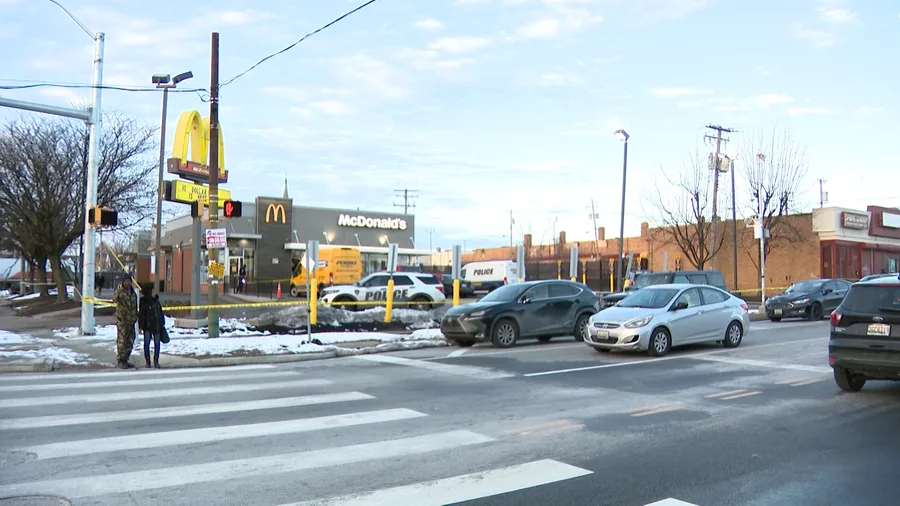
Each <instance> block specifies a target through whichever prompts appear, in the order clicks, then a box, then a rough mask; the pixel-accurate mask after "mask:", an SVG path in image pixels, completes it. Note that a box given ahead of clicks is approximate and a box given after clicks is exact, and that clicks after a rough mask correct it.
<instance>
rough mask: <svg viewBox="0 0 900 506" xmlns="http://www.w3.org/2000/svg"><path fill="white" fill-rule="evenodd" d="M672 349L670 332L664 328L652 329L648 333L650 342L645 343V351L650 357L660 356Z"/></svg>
mask: <svg viewBox="0 0 900 506" xmlns="http://www.w3.org/2000/svg"><path fill="white" fill-rule="evenodd" d="M671 349H672V334H669V331H668V330H666V329H664V328H658V329H654V330H653V332H651V333H650V343H649V344H648V345H647V353H648V354H650V356H651V357H662V356H663V355H665V354H667V353H669V350H671Z"/></svg>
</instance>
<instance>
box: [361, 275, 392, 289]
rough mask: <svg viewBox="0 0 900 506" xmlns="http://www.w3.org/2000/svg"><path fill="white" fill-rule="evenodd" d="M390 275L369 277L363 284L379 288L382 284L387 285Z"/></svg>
mask: <svg viewBox="0 0 900 506" xmlns="http://www.w3.org/2000/svg"><path fill="white" fill-rule="evenodd" d="M387 282H388V277H387V276H372V277H371V278H369V279H368V280H367V281H366V282H365V283H364V284H363V285H362V286H365V287H367V288H378V287H382V286H387Z"/></svg>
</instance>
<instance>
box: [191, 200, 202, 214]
mask: <svg viewBox="0 0 900 506" xmlns="http://www.w3.org/2000/svg"><path fill="white" fill-rule="evenodd" d="M203 207H204V206H203V202H200V201H199V200H195V201H193V202H191V217H192V218H203Z"/></svg>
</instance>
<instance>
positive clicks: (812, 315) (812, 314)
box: [806, 302, 825, 322]
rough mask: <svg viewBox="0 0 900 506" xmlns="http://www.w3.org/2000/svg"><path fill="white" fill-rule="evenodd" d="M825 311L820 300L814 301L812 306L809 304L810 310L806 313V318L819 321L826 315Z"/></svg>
mask: <svg viewBox="0 0 900 506" xmlns="http://www.w3.org/2000/svg"><path fill="white" fill-rule="evenodd" d="M824 314H825V313H824V311H822V304H819V303H818V302H813V304H812V305H811V306H809V311H807V313H806V318H807V319H808V320H809V321H811V322H817V321H819V320H821V319H822V316H824Z"/></svg>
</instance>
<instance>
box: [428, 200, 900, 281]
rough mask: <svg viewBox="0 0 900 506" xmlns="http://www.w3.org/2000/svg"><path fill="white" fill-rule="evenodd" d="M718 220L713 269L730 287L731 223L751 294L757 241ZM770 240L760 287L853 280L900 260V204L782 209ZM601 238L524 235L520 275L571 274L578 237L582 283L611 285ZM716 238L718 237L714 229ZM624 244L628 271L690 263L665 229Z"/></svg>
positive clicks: (494, 254) (506, 251) (609, 255)
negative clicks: (547, 240) (545, 239)
mask: <svg viewBox="0 0 900 506" xmlns="http://www.w3.org/2000/svg"><path fill="white" fill-rule="evenodd" d="M734 225H735V223H734V222H732V221H731V220H727V221H722V222H720V224H719V228H718V230H719V233H720V234H723V235H724V243H723V246H722V248H721V249H720V250H719V251H718V253H717V254H716V257H715V264H714V265H711V264H710V263H707V264H706V265H705V268H707V269H709V268H715V269H717V270H720V271H722V272H723V273H724V274H725V280H726V281H727V283H728V286H729V288H731V289H732V290H735V283H734V265H735V262H734V258H735V255H734V247H733V244H734V242H735V241H734V230H735V229H736V230H737V286H736V289H737V290H740V291H742V292H745V293H749V294H751V295H753V294H757V295H758V289H759V284H760V283H759V267H758V264H759V241H758V240H756V239H754V237H753V229H752V228H748V227H747V226H746V224H745V223H744V222H743V221H742V220H738V222H737V223H736V225H737V226H736V227H735V226H734ZM770 227H771V232H770V233H771V237H772V238H771V240H770V242H769V247H768V248H767V250H768V251H769V252H768V255H767V257H766V287H767V292H768V291H769V289H771V290H772V291H780V290H781V289H783V288H786V287H787V286H790V285H791V284H792V283H794V282H796V281H799V280H802V279H809V278H818V277H842V278H846V279H851V280H853V279H859V278H860V277H862V276H864V275H866V274H870V273H875V272H895V271H897V266H898V264H900V209H889V208H881V207H877V206H869V208H868V209H867V210H866V211H858V210H850V209H843V208H834V207H828V208H822V209H816V210H814V211H813V212H812V213H806V214H798V215H792V216H785V217H782V218H781V219H780V221H779V222H778V223H777V224H773V225H770ZM598 236H599V240H596V241H580V242H568V241H567V240H566V233H565V232H560V234H559V237H558V239H557V241H556V242H555V243H553V244H543V245H535V244H532V237H531V235H530V234H525V237H524V245H525V247H526V277H527V278H528V279H548V278H555V277H557V276H559V277H562V278H566V277H568V273H569V265H568V264H569V255H570V248H571V247H572V246H573V245H575V244H577V245H578V250H579V259H580V262H581V265H580V266H579V267H578V272H579V274H578V276H579V279H581V278H582V275H583V274H585V276H584V277H585V278H586V280H587V281H588V284H589V285H590V286H592V287H593V288H595V289H598V290H605V289H609V286H610V273H611V272H615V268H614V267H613V263H612V262H614V260H615V258H616V256H617V254H618V249H619V241H618V238H610V239H608V238H607V237H606V231H605V229H604V228H602V227H601V228H600V229H598ZM720 237H721V236H720ZM624 251H625V255H626V261H627V256H628V255H629V254H630V253H632V254H633V255H634V259H633V263H632V269H633V270H651V271H662V270H667V269H668V270H674V269H685V270H687V269H694V268H695V266H694V265H692V264H691V263H690V261H689V260H688V259H687V258H686V256H685V254H684V252H683V251H681V249H680V248H679V247H678V246H677V245H676V244H675V243H674V242H673V241H671V234H667V233H666V231H665V230H664V229H660V228H651V227H650V225H649V224H647V223H642V224H641V233H640V235H639V236H637V237H626V238H625V241H624ZM515 255H516V253H515V251H514V249H510V248H509V247H500V248H482V249H476V250H473V251H467V252H464V253H463V264H466V263H469V262H475V261H484V260H509V259H513V260H514V259H515ZM450 258H451V255H450V252H440V253H436V254H435V255H433V256H432V257H431V258H429V259H428V260H427V262H424V263H429V264H431V265H432V266H433V268H434V269H436V270H441V271H446V272H449V270H450Z"/></svg>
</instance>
